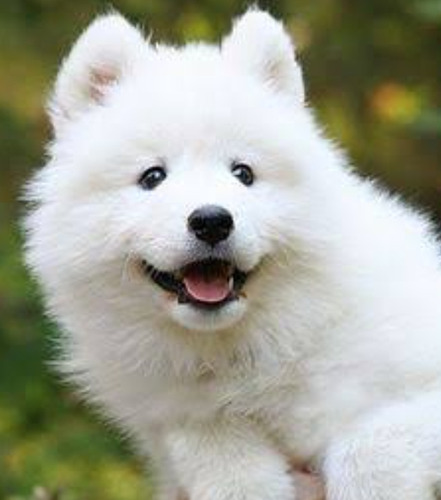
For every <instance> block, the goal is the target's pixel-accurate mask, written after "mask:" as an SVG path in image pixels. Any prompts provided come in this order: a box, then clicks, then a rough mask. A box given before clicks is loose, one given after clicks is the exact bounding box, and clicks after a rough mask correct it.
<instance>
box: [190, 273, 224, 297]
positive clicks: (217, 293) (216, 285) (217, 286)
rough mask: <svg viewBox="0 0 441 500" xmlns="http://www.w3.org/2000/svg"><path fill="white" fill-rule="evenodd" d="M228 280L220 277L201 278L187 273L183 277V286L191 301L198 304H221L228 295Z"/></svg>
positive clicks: (197, 274)
mask: <svg viewBox="0 0 441 500" xmlns="http://www.w3.org/2000/svg"><path fill="white" fill-rule="evenodd" d="M228 282H229V279H228V278H225V277H222V276H210V277H207V276H203V275H201V274H200V273H197V272H189V273H187V275H186V276H185V277H184V285H185V288H186V289H187V292H188V293H189V294H190V295H191V296H192V297H193V299H195V300H198V301H199V302H210V303H215V302H221V301H222V300H225V299H226V298H227V297H228V294H229V293H230V286H229V283H228Z"/></svg>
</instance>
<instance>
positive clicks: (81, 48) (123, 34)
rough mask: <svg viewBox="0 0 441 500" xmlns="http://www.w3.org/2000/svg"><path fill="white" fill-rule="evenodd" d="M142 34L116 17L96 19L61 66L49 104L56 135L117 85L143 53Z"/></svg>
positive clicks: (111, 15)
mask: <svg viewBox="0 0 441 500" xmlns="http://www.w3.org/2000/svg"><path fill="white" fill-rule="evenodd" d="M146 46H147V42H146V41H145V39H144V38H143V36H142V34H141V33H140V32H139V31H138V30H137V29H136V28H135V27H134V26H132V25H131V24H130V23H129V22H128V21H126V20H125V19H124V18H123V17H122V16H120V15H119V14H110V15H106V16H102V17H99V18H98V19H97V20H95V21H94V22H93V23H92V24H91V25H90V26H89V27H88V28H87V29H86V31H85V32H84V33H83V34H82V35H81V36H80V38H79V39H78V41H77V42H76V43H75V45H74V47H73V49H72V50H71V52H70V54H69V55H68V57H67V58H66V59H65V61H64V62H63V65H62V67H61V70H60V72H59V74H58V77H57V80H56V82H55V88H54V91H53V93H52V96H51V99H50V101H49V115H50V118H51V120H52V124H53V126H54V129H55V133H56V134H58V133H59V132H60V131H61V130H62V129H63V128H64V127H65V126H66V125H67V124H68V123H69V122H71V121H72V120H75V118H76V117H78V116H80V115H81V114H82V113H83V112H84V111H86V110H87V109H90V107H91V106H95V105H98V104H100V103H101V102H102V100H103V99H104V98H105V95H106V92H107V91H108V90H109V88H110V87H111V86H113V85H117V84H118V83H119V82H121V81H122V80H123V79H124V78H125V77H126V76H127V74H129V73H130V71H131V70H132V69H133V67H134V65H135V64H136V62H137V61H138V60H139V58H140V56H141V55H142V54H143V52H144V51H145V50H146Z"/></svg>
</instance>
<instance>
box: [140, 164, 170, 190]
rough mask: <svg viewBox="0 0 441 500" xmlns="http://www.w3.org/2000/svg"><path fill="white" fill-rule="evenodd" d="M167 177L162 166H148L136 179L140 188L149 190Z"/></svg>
mask: <svg viewBox="0 0 441 500" xmlns="http://www.w3.org/2000/svg"><path fill="white" fill-rule="evenodd" d="M166 177H167V172H166V171H165V169H164V168H163V167H151V168H148V169H147V170H146V171H145V172H143V174H142V175H141V177H140V178H139V179H138V184H139V186H141V187H142V189H147V190H149V191H151V190H152V189H155V187H157V186H158V185H159V184H161V182H162V181H163V180H164V179H165V178H166Z"/></svg>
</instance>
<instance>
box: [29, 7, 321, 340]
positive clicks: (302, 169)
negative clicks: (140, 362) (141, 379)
mask: <svg viewBox="0 0 441 500" xmlns="http://www.w3.org/2000/svg"><path fill="white" fill-rule="evenodd" d="M51 116H52V119H53V122H54V126H55V131H56V139H55V141H54V145H53V148H52V157H53V160H52V162H51V163H50V164H49V165H48V166H47V167H46V168H45V169H44V170H43V172H42V174H41V175H40V177H39V178H38V179H37V180H36V181H35V182H34V185H33V192H34V193H36V196H37V198H38V199H39V200H40V201H41V202H42V204H41V207H40V208H39V209H38V210H37V211H36V212H35V213H34V215H32V216H31V217H30V219H29V221H30V223H29V226H30V229H31V233H32V235H31V245H30V246H31V250H30V261H31V263H32V265H33V266H34V267H36V268H37V270H38V272H39V274H40V275H42V276H43V279H44V281H45V282H46V283H47V284H48V287H49V288H52V289H54V291H55V292H57V291H58V293H60V294H61V295H62V291H61V289H62V288H63V283H67V284H68V286H66V291H65V295H66V296H68V295H69V294H72V293H75V294H76V295H77V298H76V299H72V300H80V301H81V300H83V301H84V302H85V303H86V304H87V303H89V304H92V303H95V304H97V303H99V302H100V301H101V305H102V304H104V303H106V302H107V308H108V310H110V312H109V314H110V315H111V314H112V313H111V310H112V308H114V307H115V310H117V309H118V307H120V306H121V304H125V306H124V307H125V313H127V314H130V311H132V312H133V315H134V317H135V316H136V317H137V320H139V321H141V319H140V318H141V317H142V316H143V314H144V315H146V316H148V317H149V318H150V320H151V318H158V319H160V320H161V321H162V320H166V321H167V320H170V319H171V320H172V322H174V323H177V324H179V325H181V326H184V327H185V328H189V329H195V330H213V329H215V330H219V329H224V328H227V327H230V326H232V325H233V324H235V323H237V322H238V321H239V320H241V318H243V316H244V315H245V314H246V312H247V309H248V308H249V305H250V304H251V303H255V304H257V305H258V304H259V302H261V301H262V300H270V299H271V297H270V295H269V290H270V289H271V290H272V292H271V293H274V291H273V290H274V287H270V286H268V279H269V278H268V272H267V271H268V269H269V268H270V267H271V266H273V267H274V266H276V265H275V261H279V263H280V262H281V260H282V259H283V258H284V256H285V255H286V254H287V251H288V250H289V249H291V246H292V245H293V242H294V241H295V239H296V237H297V236H298V234H297V233H298V231H299V221H300V220H302V221H303V224H304V225H305V224H307V220H308V215H307V212H308V203H309V200H308V196H309V195H305V193H306V192H307V190H305V189H304V188H305V185H306V184H307V182H308V181H307V177H308V176H307V175H306V172H307V171H308V170H309V169H310V163H311V162H312V161H314V155H317V153H313V152H312V151H311V149H312V148H310V144H311V143H312V141H316V140H317V137H316V134H315V132H314V127H313V125H312V123H311V119H310V117H309V115H308V113H307V111H306V110H305V108H304V106H303V88H302V79H301V75H300V70H299V68H298V65H297V63H296V62H295V60H294V56H293V51H292V46H291V43H290V40H289V38H288V37H287V35H286V33H285V32H284V31H283V28H282V27H281V26H280V25H279V23H277V22H276V21H275V20H273V19H272V18H271V17H270V16H268V15H267V14H264V13H262V12H249V13H247V14H246V15H245V16H243V17H242V18H241V19H240V20H239V21H238V23H237V24H236V25H235V28H234V30H233V32H232V34H231V35H230V36H229V37H227V38H226V39H225V40H224V42H223V44H222V46H221V48H220V49H218V48H214V47H209V46H201V45H194V46H188V47H186V48H184V49H180V50H177V49H171V48H167V47H157V48H153V47H151V46H149V45H148V44H147V42H145V41H144V40H143V39H142V37H141V35H140V34H139V32H138V31H137V30H135V28H133V27H132V26H130V25H128V23H126V22H125V21H124V20H123V19H122V18H119V17H115V16H111V17H106V18H103V19H100V20H98V21H97V22H95V23H94V24H93V25H92V26H91V27H90V28H89V30H88V31H87V32H86V33H85V34H84V35H83V36H82V37H81V39H80V40H79V42H78V43H77V45H76V46H75V47H74V49H73V51H72V54H71V55H70V56H69V58H68V59H67V60H66V62H65V63H64V66H63V68H62V70H61V72H60V75H59V78H58V81H57V84H56V88H55V92H54V97H53V100H52V110H51ZM319 142H320V141H319ZM314 149H315V150H317V148H316V147H315V148H314ZM319 156H320V155H319ZM296 231H297V233H296ZM276 267H277V266H276ZM278 269H279V275H278V277H277V279H279V280H280V279H283V266H280V265H279V267H278ZM273 274H274V272H273ZM280 288H281V289H283V287H280ZM80 290H81V291H80ZM281 293H283V291H282V292H281ZM78 295H82V297H78ZM272 299H273V300H279V299H280V297H279V298H277V297H273V298H272ZM91 307H92V306H91ZM99 308H100V306H98V309H99ZM103 310H105V307H103Z"/></svg>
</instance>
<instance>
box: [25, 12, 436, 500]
mask: <svg viewBox="0 0 441 500" xmlns="http://www.w3.org/2000/svg"><path fill="white" fill-rule="evenodd" d="M50 116H51V119H52V122H53V125H54V130H55V138H54V140H53V142H52V144H51V146H50V159H49V161H48V163H47V165H46V166H45V167H44V168H43V169H41V171H40V172H38V173H37V175H36V176H35V178H34V179H33V181H32V182H31V184H30V186H29V190H28V193H29V199H30V200H31V201H32V202H33V208H32V209H31V213H30V214H29V216H28V218H27V222H26V225H27V231H28V240H27V259H28V262H29V265H30V266H31V268H32V269H33V271H34V272H35V274H36V275H37V276H38V278H39V279H40V281H41V283H42V285H43V287H44V291H45V293H46V296H47V301H48V310H49V313H50V314H51V315H52V316H53V317H54V318H55V319H56V320H57V321H58V323H59V324H60V325H61V327H62V330H63V331H64V336H63V341H62V342H63V346H64V357H63V359H62V361H61V363H60V367H61V369H62V370H63V372H64V373H66V375H67V376H68V377H69V378H70V379H71V380H73V381H75V382H76V383H77V384H78V385H79V387H80V388H81V389H82V391H84V392H85V393H86V394H87V395H88V397H89V398H90V400H91V401H93V402H95V403H96V404H98V405H99V406H100V407H102V408H103V409H104V411H105V414H106V415H108V416H110V418H111V419H113V420H114V421H116V422H117V423H118V424H119V425H120V426H121V427H122V428H124V429H126V430H127V431H128V432H129V433H130V434H131V435H132V436H133V439H134V440H135V442H136V443H138V445H139V448H140V449H141V451H142V452H145V453H147V454H148V455H150V456H151V457H152V460H153V463H154V464H155V465H156V467H157V470H158V478H159V481H158V483H159V487H158V494H159V498H161V499H172V498H174V495H175V494H176V492H177V491H178V490H179V489H182V490H183V491H185V492H187V494H188V495H189V497H190V498H191V500H251V499H252V500H259V499H260V500H269V499H274V500H294V499H295V498H296V484H295V480H293V479H292V477H291V476H290V475H289V474H288V472H287V469H288V465H287V464H288V462H294V463H296V464H297V466H298V467H312V468H314V469H317V470H318V471H319V472H320V473H321V474H322V476H323V477H324V480H325V482H326V489H327V498H328V499H329V500H373V499H376V500H379V499H380V500H432V499H434V498H435V495H436V487H437V484H438V483H439V481H440V478H441V269H440V262H441V260H440V254H439V249H438V248H437V242H436V239H435V237H434V235H433V233H432V232H431V229H430V225H429V223H428V221H427V220H426V219H425V218H424V217H422V216H421V215H419V214H418V213H415V212H414V211H412V210H410V209H408V208H407V207H405V206H403V204H401V203H400V202H399V201H397V200H396V199H393V198H391V197H390V196H388V195H387V194H385V193H384V192H382V191H381V190H379V189H378V188H377V187H375V186H374V185H372V184H371V183H370V182H366V181H364V180H361V179H360V178H359V177H358V176H357V175H356V174H354V173H353V172H352V171H351V170H350V168H348V166H347V162H346V160H345V158H344V156H343V155H342V154H341V152H340V151H339V150H338V149H336V147H335V146H334V145H333V144H332V143H331V142H329V141H328V140H327V139H326V138H325V137H324V136H323V134H322V132H321V131H320V128H319V127H318V126H317V124H316V123H315V121H314V118H313V116H312V114H311V111H310V110H309V109H308V107H307V106H306V105H305V98H304V89H303V82H302V74H301V70H300V68H299V65H298V63H297V62H296V60H295V57H294V51H293V45H292V42H291V41H290V38H289V36H288V35H287V33H286V32H285V30H284V28H283V27H282V25H281V24H280V23H279V22H277V21H276V20H274V19H273V18H272V17H270V16H269V15H268V14H266V13H264V12H261V11H257V10H251V11H248V12H247V13H246V14H245V15H243V16H242V17H241V18H240V19H238V20H237V22H236V23H235V24H234V27H233V29H232V32H231V33H230V34H229V35H228V36H226V38H224V40H223V41H222V43H221V44H220V46H212V45H206V44H203V43H193V44H189V45H187V46H185V47H182V48H175V47H168V46H163V45H159V46H152V45H151V44H149V42H148V41H146V40H145V38H144V37H143V36H142V34H141V33H140V32H139V31H138V30H137V29H135V28H134V27H133V26H131V25H130V24H129V23H128V22H126V21H125V20H124V19H123V18H122V17H119V16H118V15H110V16H104V17H101V18H99V19H98V20H97V21H95V22H94V23H93V24H92V25H91V26H90V27H89V28H88V29H87V31H86V32H85V33H84V34H83V35H82V36H81V37H80V39H79V41H78V42H77V43H76V45H75V46H74V48H73V50H72V52H71V54H70V55H69V57H68V58H67V59H66V60H65V62H64V63H63V65H62V68H61V71H60V74H59V76H58V79H57V81H56V84H55V89H54V92H53V95H52V99H51V101H50Z"/></svg>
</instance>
